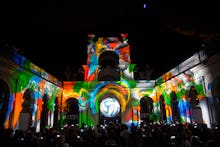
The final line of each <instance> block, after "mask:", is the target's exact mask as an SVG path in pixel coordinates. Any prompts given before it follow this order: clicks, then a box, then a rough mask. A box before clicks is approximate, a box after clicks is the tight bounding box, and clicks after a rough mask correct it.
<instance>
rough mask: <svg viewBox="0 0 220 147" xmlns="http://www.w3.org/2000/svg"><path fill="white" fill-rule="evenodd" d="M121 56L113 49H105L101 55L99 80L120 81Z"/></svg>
mask: <svg viewBox="0 0 220 147" xmlns="http://www.w3.org/2000/svg"><path fill="white" fill-rule="evenodd" d="M118 64H119V57H118V55H117V54H116V53H115V52H113V51H105V52H103V53H102V54H101V55H100V56H99V66H100V72H99V75H98V80H99V81H119V80H120V70H119V68H118Z"/></svg>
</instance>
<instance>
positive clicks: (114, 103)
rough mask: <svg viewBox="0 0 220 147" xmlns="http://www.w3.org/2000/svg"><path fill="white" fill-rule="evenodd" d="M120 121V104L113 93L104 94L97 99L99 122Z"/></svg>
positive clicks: (116, 122)
mask: <svg viewBox="0 0 220 147" xmlns="http://www.w3.org/2000/svg"><path fill="white" fill-rule="evenodd" d="M111 122H112V123H115V124H118V123H121V104H120V102H119V101H118V99H117V97H116V96H115V95H114V94H110V93H108V94H106V95H104V96H103V97H102V98H101V99H100V101H99V123H100V124H108V123H111Z"/></svg>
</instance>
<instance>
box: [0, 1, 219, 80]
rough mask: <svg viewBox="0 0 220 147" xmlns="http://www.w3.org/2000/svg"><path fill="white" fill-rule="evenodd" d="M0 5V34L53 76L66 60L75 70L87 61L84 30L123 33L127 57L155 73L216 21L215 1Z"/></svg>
mask: <svg viewBox="0 0 220 147" xmlns="http://www.w3.org/2000/svg"><path fill="white" fill-rule="evenodd" d="M144 3H146V4H147V5H146V6H147V7H146V9H144V8H143V4H144ZM0 5H1V11H2V12H1V29H0V39H1V40H7V41H8V42H10V43H11V44H13V45H15V46H16V47H17V48H20V50H21V53H22V54H23V55H24V56H26V57H27V58H28V59H29V60H31V61H32V62H33V63H35V64H36V65H38V66H40V67H42V68H43V69H45V70H46V71H48V72H49V73H51V74H52V75H54V76H56V77H58V79H62V75H63V71H64V70H65V69H66V67H67V65H70V66H71V67H72V68H73V70H76V71H77V69H78V67H79V66H80V65H83V64H86V57H87V55H86V50H87V48H86V46H87V43H88V42H87V34H89V33H94V34H95V35H96V36H97V37H114V36H116V37H120V34H121V33H128V42H129V43H130V46H131V61H132V63H135V64H137V65H146V64H149V65H150V67H151V68H152V69H153V71H154V75H153V78H157V77H158V76H160V75H161V74H163V73H165V72H167V71H168V70H170V69H171V68H173V67H175V66H176V65H178V64H179V63H181V62H182V61H184V60H185V59H187V58H188V57H190V56H191V55H193V54H194V53H195V52H197V51H199V50H200V49H201V47H202V44H208V43H207V42H209V41H210V40H211V39H212V38H213V36H215V35H216V33H218V32H219V26H220V24H219V22H218V18H219V16H218V15H219V14H220V13H219V9H217V6H218V5H217V4H215V3H214V2H212V3H205V2H201V1H197V0H179V1H178V2H177V1H176V0H166V1H165V0H139V1H136V0H111V1H101V0H93V1H88V0H80V1H71V0H65V1H58V0H44V1H35V2H33V1H29V0H23V1H17V2H10V3H8V4H0Z"/></svg>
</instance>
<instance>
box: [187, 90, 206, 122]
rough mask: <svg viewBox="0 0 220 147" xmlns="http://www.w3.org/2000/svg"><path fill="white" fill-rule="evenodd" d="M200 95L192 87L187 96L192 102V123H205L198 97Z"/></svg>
mask: <svg viewBox="0 0 220 147" xmlns="http://www.w3.org/2000/svg"><path fill="white" fill-rule="evenodd" d="M197 95H198V93H197V91H196V88H195V87H194V86H192V87H190V89H189V90H188V91H187V93H186V96H187V97H188V101H189V102H190V113H191V114H190V115H191V121H192V122H193V123H194V122H197V123H203V118H202V110H201V108H200V106H199V99H198V97H197Z"/></svg>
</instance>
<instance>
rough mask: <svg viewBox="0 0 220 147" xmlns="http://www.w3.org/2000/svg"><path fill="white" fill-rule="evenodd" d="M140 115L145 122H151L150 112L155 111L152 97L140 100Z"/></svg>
mask: <svg viewBox="0 0 220 147" xmlns="http://www.w3.org/2000/svg"><path fill="white" fill-rule="evenodd" d="M140 107H141V110H140V115H141V116H140V117H141V120H142V121H143V122H145V123H149V122H150V114H151V113H152V112H153V100H152V99H151V98H150V97H143V98H141V100H140Z"/></svg>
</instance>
